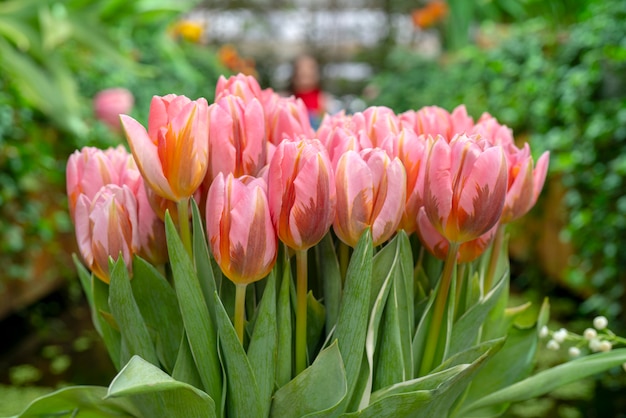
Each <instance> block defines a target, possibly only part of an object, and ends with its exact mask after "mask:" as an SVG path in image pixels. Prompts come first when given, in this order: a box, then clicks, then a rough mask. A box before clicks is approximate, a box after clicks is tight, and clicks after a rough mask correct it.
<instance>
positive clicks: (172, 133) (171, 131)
mask: <svg viewBox="0 0 626 418" xmlns="http://www.w3.org/2000/svg"><path fill="white" fill-rule="evenodd" d="M121 119H122V125H123V127H124V130H125V132H126V137H127V139H128V144H129V145H130V149H131V152H132V153H133V156H134V158H135V162H136V163H137V167H138V168H139V171H140V172H141V174H142V176H143V178H144V181H145V182H146V184H148V185H149V186H150V187H151V188H152V189H153V190H154V191H155V192H156V193H157V194H158V195H159V196H162V197H164V198H166V199H169V200H172V201H175V202H178V201H180V200H182V199H185V198H189V197H190V196H191V195H192V194H193V193H194V192H195V191H196V189H198V187H199V186H200V184H201V183H202V181H203V179H204V176H205V174H206V171H207V167H208V163H209V141H208V104H207V102H206V100H205V99H202V98H201V99H198V100H196V101H191V100H189V99H188V98H187V97H185V96H175V95H173V94H170V95H168V96H164V97H158V96H155V97H153V99H152V103H151V105H150V117H149V120H148V130H147V131H146V129H145V128H144V127H143V126H142V125H141V124H140V123H139V122H137V121H136V120H135V119H133V118H131V117H130V116H126V115H122V116H121Z"/></svg>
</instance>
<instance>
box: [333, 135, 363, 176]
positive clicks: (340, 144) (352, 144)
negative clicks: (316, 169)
mask: <svg viewBox="0 0 626 418" xmlns="http://www.w3.org/2000/svg"><path fill="white" fill-rule="evenodd" d="M326 139H327V143H326V150H327V151H328V157H329V158H330V163H331V166H332V167H333V170H335V169H336V168H337V163H338V162H339V159H340V158H341V156H342V155H343V154H345V153H346V152H348V151H359V150H360V146H359V142H358V140H357V138H356V137H355V136H354V134H353V133H352V132H351V131H348V130H347V129H343V128H335V129H333V131H332V132H330V133H329V134H328V136H327V138H326Z"/></svg>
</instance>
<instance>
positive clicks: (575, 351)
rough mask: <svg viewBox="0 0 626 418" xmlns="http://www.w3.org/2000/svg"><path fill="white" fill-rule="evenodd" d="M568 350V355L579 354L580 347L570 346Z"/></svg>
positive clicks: (575, 355)
mask: <svg viewBox="0 0 626 418" xmlns="http://www.w3.org/2000/svg"><path fill="white" fill-rule="evenodd" d="M568 352H569V356H570V357H578V356H580V349H579V348H578V347H570V348H569V350H568Z"/></svg>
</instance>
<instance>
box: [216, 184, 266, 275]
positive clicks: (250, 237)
mask: <svg viewBox="0 0 626 418" xmlns="http://www.w3.org/2000/svg"><path fill="white" fill-rule="evenodd" d="M265 188H266V185H265V182H264V181H263V180H262V179H258V178H254V177H251V176H243V177H240V178H235V177H234V176H233V174H232V173H230V174H228V175H227V177H226V178H225V177H224V174H223V173H219V174H218V175H217V177H216V178H215V180H214V181H213V183H212V184H211V188H210V189H209V195H208V197H207V205H206V207H207V210H206V228H207V235H208V239H209V244H210V246H211V251H212V252H213V256H214V257H215V260H216V261H217V263H218V265H219V266H220V268H221V269H222V271H223V272H224V274H225V275H226V277H228V278H229V279H230V280H232V281H233V282H234V283H235V284H238V285H239V284H249V283H252V282H255V281H257V280H261V279H262V278H263V277H265V276H267V275H268V274H269V272H270V271H271V270H272V268H273V266H274V263H275V261H276V254H277V246H278V243H277V239H276V232H275V231H274V227H273V225H272V219H271V216H270V211H269V206H268V201H267V196H266V193H265Z"/></svg>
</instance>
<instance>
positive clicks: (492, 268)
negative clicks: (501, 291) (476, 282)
mask: <svg viewBox="0 0 626 418" xmlns="http://www.w3.org/2000/svg"><path fill="white" fill-rule="evenodd" d="M503 239H504V225H498V229H497V230H496V236H495V238H494V239H493V243H492V244H491V258H490V259H489V266H488V268H487V274H486V275H485V281H484V286H483V292H484V294H485V295H486V294H487V293H489V291H490V290H491V285H492V284H493V276H495V275H496V268H497V267H498V260H499V259H500V251H501V250H502V240H503Z"/></svg>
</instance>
